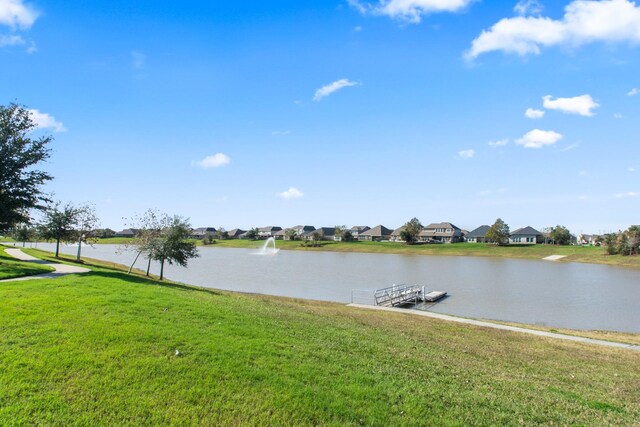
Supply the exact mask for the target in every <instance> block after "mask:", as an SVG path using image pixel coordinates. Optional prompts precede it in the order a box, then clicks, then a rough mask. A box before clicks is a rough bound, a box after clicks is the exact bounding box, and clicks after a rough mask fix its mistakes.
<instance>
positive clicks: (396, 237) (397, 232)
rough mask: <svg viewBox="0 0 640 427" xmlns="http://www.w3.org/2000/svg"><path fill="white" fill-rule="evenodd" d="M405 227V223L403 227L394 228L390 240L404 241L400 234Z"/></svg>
mask: <svg viewBox="0 0 640 427" xmlns="http://www.w3.org/2000/svg"><path fill="white" fill-rule="evenodd" d="M404 229H405V226H404V225H403V226H402V227H400V228H396V229H395V230H393V232H392V233H391V237H389V240H390V241H392V242H404V240H403V239H402V236H401V235H400V234H401V233H402V231H403V230H404Z"/></svg>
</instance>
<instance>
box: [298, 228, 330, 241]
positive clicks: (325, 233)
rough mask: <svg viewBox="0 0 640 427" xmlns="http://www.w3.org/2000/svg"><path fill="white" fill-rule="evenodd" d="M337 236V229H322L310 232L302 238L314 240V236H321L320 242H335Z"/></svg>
mask: <svg viewBox="0 0 640 427" xmlns="http://www.w3.org/2000/svg"><path fill="white" fill-rule="evenodd" d="M335 234H336V228H335V227H320V228H316V229H315V230H309V231H307V232H306V233H304V234H302V236H301V237H302V238H303V239H305V240H314V236H320V240H333V237H334V236H335Z"/></svg>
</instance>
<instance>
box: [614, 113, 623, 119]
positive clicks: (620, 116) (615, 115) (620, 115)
mask: <svg viewBox="0 0 640 427" xmlns="http://www.w3.org/2000/svg"><path fill="white" fill-rule="evenodd" d="M613 118H614V119H616V120H620V119H624V116H623V115H622V114H620V113H613Z"/></svg>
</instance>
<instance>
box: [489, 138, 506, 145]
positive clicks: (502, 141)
mask: <svg viewBox="0 0 640 427" xmlns="http://www.w3.org/2000/svg"><path fill="white" fill-rule="evenodd" d="M508 143H509V140H508V139H507V138H505V139H499V140H497V141H489V142H488V144H489V147H504V146H505V145H507V144H508Z"/></svg>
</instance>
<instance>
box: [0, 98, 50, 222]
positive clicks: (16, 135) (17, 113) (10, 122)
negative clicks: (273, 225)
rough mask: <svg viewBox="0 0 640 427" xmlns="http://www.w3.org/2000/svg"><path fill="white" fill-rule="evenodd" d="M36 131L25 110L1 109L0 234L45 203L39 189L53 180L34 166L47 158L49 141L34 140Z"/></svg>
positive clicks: (43, 195)
mask: <svg viewBox="0 0 640 427" xmlns="http://www.w3.org/2000/svg"><path fill="white" fill-rule="evenodd" d="M36 127H37V125H36V123H34V121H33V119H32V117H31V113H30V111H29V110H27V109H26V108H25V107H23V106H21V105H18V104H9V105H8V106H0V231H6V230H8V229H10V228H12V227H13V226H14V225H16V224H18V223H28V222H29V220H30V216H29V210H31V209H34V208H35V209H43V208H44V206H45V204H46V202H47V201H48V200H47V197H46V195H45V194H44V193H43V192H42V186H43V184H44V183H46V182H47V181H49V180H51V179H52V177H51V175H49V174H48V173H46V172H43V171H41V170H38V169H36V166H37V165H38V164H39V163H41V162H43V161H44V160H46V159H47V158H48V157H49V152H50V151H49V149H48V148H47V144H49V143H50V142H51V141H52V137H51V136H41V137H39V138H35V137H33V132H34V130H35V129H36Z"/></svg>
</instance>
